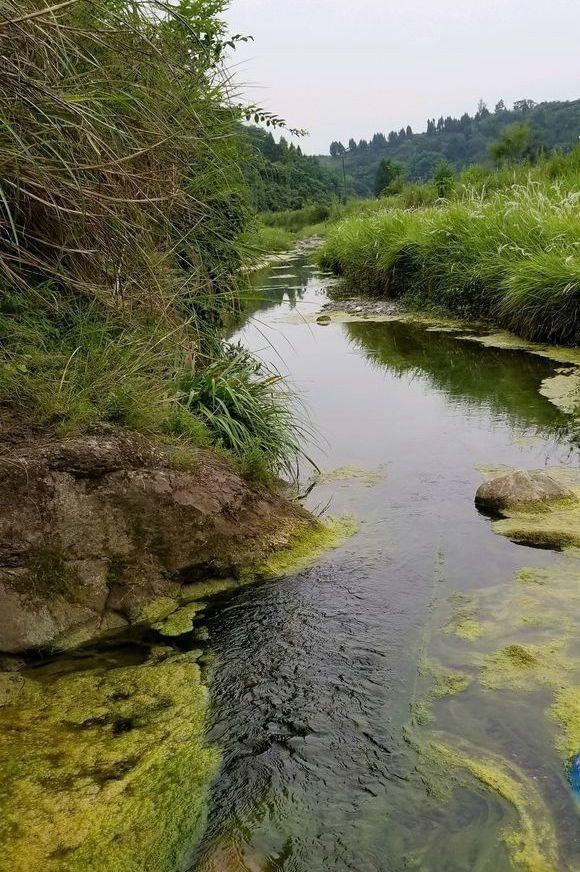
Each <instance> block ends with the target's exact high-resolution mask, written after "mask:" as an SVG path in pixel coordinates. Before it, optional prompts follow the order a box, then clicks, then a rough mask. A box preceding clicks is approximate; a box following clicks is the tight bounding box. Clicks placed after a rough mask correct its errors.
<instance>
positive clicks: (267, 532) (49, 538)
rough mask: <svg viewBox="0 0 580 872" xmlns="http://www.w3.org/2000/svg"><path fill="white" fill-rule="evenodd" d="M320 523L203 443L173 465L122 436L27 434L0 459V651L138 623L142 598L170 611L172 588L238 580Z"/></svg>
mask: <svg viewBox="0 0 580 872" xmlns="http://www.w3.org/2000/svg"><path fill="white" fill-rule="evenodd" d="M320 527H321V525H318V524H317V522H315V521H314V520H313V519H312V518H311V516H310V515H309V514H308V513H307V512H305V511H304V510H303V509H302V508H301V507H299V506H297V505H296V504H295V503H293V502H291V501H290V500H288V499H287V498H285V497H284V496H283V495H282V494H279V493H272V492H270V491H264V490H261V489H258V488H256V487H253V486H252V485H251V484H249V483H248V482H247V481H245V480H244V479H243V478H242V477H241V476H240V475H239V474H238V473H237V472H236V470H234V469H233V467H232V466H231V465H230V464H228V463H227V462H226V461H225V460H223V459H221V458H218V457H217V456H216V455H215V454H214V453H212V452H210V451H199V452H197V453H196V454H195V458H194V461H193V462H192V463H191V464H189V466H188V467H187V468H183V467H180V468H174V467H173V466H172V463H171V456H170V452H169V450H168V449H167V450H166V449H164V448H163V447H158V446H154V445H151V444H150V443H149V442H148V441H147V440H146V439H144V438H143V437H141V436H138V435H133V434H120V433H115V432H106V433H104V434H101V435H99V434H97V435H93V436H90V437H88V438H85V439H80V438H76V439H70V440H62V441H58V442H57V441H53V442H50V441H41V440H38V439H37V440H30V441H29V442H28V443H27V447H26V449H16V450H12V451H9V452H6V453H5V454H4V455H3V456H2V457H1V458H0V652H5V653H18V652H24V651H27V650H29V649H39V648H70V647H74V646H75V645H78V644H82V643H83V642H86V641H88V640H89V639H93V638H95V637H98V636H100V635H103V634H105V633H109V632H111V631H113V630H117V629H119V628H120V627H123V626H125V625H126V624H133V623H139V622H143V621H144V617H143V615H144V609H145V607H146V606H147V604H149V603H151V602H153V601H158V600H159V599H160V598H165V599H166V600H169V601H174V602H175V608H178V607H179V606H180V604H181V592H182V591H183V590H184V588H185V589H186V590H187V591H188V592H190V590H191V586H192V585H194V584H196V583H199V582H201V581H203V580H205V579H208V578H212V579H216V578H217V579H219V578H226V577H227V578H230V579H231V578H234V579H236V578H239V577H240V575H241V574H243V573H247V572H248V571H249V570H250V568H251V567H252V566H255V565H256V564H258V563H259V562H267V561H268V560H269V559H270V558H271V555H272V554H274V553H276V552H278V551H280V550H282V551H283V550H284V549H286V548H288V546H290V545H291V544H292V542H293V540H294V539H295V537H296V535H297V531H300V530H303V531H308V530H311V529H318V528H320ZM159 619H160V616H156V618H155V620H156V621H159Z"/></svg>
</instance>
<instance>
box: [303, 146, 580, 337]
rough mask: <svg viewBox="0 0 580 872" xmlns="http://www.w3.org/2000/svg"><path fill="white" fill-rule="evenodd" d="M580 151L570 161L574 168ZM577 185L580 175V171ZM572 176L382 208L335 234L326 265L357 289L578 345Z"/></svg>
mask: <svg viewBox="0 0 580 872" xmlns="http://www.w3.org/2000/svg"><path fill="white" fill-rule="evenodd" d="M575 163H577V160H576V155H575V154H573V155H571V156H570V157H569V158H568V163H566V160H564V165H565V167H566V166H568V167H572V169H574V166H575ZM575 176H576V179H577V173H575ZM573 181H574V174H573V175H572V179H571V176H570V174H568V176H567V177H565V178H564V179H563V181H562V184H560V182H559V180H558V179H555V180H552V179H550V178H548V177H546V178H543V179H542V178H540V179H538V180H533V179H531V178H530V179H529V180H528V182H527V183H526V184H516V185H512V186H510V187H506V188H504V189H502V190H499V191H495V192H491V193H486V194H483V193H475V192H474V191H468V190H466V191H464V192H463V194H462V196H461V197H458V198H457V199H456V200H453V201H451V202H440V203H438V204H437V205H435V206H433V207H430V208H425V209H415V210H404V209H400V208H399V209H396V208H395V209H384V210H383V211H381V212H378V213H376V214H374V215H365V216H354V217H352V218H350V219H348V220H345V221H343V222H342V223H340V224H339V225H337V226H336V227H335V228H333V229H332V230H331V231H330V232H329V235H328V238H327V241H326V244H325V246H324V248H323V249H322V250H321V252H320V254H319V258H320V263H321V264H322V266H324V267H325V268H327V269H331V270H333V271H334V272H336V273H337V274H340V275H342V276H344V277H345V279H347V281H348V282H349V283H350V284H351V285H352V286H353V288H354V289H355V290H358V291H362V292H365V293H370V294H376V295H380V296H386V297H390V298H395V299H396V298H405V299H406V301H407V302H409V303H410V304H411V305H412V306H414V307H415V308H422V307H426V306H428V307H440V308H444V309H446V310H448V311H450V312H453V313H455V314H457V315H460V316H463V317H476V318H484V319H488V320H491V321H494V322H495V323H497V324H499V325H501V326H503V327H505V328H507V329H509V330H512V331H514V332H515V333H517V334H518V335H520V336H523V337H525V338H527V339H533V340H538V341H545V342H553V343H563V344H571V345H576V344H578V342H579V341H580V250H579V246H580V208H579V207H580V204H579V195H578V193H577V192H578V189H579V186H574V184H573Z"/></svg>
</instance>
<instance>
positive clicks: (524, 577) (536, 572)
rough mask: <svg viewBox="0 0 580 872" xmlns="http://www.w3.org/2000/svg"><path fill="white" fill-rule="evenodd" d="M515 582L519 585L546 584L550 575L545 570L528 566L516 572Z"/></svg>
mask: <svg viewBox="0 0 580 872" xmlns="http://www.w3.org/2000/svg"><path fill="white" fill-rule="evenodd" d="M516 580H517V581H519V583H520V584H541V585H543V584H546V583H547V582H548V581H549V580H550V573H549V571H548V570H547V569H534V568H533V567H530V566H523V567H522V568H521V569H518V571H517V572H516Z"/></svg>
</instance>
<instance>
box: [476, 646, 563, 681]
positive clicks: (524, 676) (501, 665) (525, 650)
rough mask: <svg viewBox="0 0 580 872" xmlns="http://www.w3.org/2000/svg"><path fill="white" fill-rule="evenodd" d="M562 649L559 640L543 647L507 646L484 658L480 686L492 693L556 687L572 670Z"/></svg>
mask: <svg viewBox="0 0 580 872" xmlns="http://www.w3.org/2000/svg"><path fill="white" fill-rule="evenodd" d="M563 648H564V642H563V641H562V640H555V641H551V642H548V643H547V644H545V645H523V644H519V643H515V642H514V643H512V644H511V645H506V646H505V647H503V648H500V649H499V650H498V651H495V652H494V653H493V654H488V655H487V656H486V657H484V658H483V660H482V670H481V681H482V684H483V685H484V686H485V687H487V688H490V689H493V690H500V689H507V690H514V689H517V690H534V689H536V688H537V687H538V686H541V685H548V686H554V685H555V684H556V685H557V684H559V683H561V682H562V681H563V680H565V677H566V673H567V672H569V671H570V670H572V669H573V668H574V663H573V662H572V661H571V660H568V659H567V658H566V657H565V655H564V654H563V653H562V649H563Z"/></svg>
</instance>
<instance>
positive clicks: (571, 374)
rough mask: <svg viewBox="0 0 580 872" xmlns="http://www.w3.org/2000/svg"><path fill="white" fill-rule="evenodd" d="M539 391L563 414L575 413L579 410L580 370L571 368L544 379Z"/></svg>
mask: <svg viewBox="0 0 580 872" xmlns="http://www.w3.org/2000/svg"><path fill="white" fill-rule="evenodd" d="M540 393H541V394H542V396H543V397H546V399H548V400H549V401H550V402H551V403H552V404H553V405H554V406H557V407H558V408H559V409H561V410H562V412H564V413H565V414H567V415H573V414H576V413H577V412H579V411H580V370H579V369H573V370H570V371H568V372H566V373H559V374H558V375H555V376H552V377H551V378H546V379H544V381H543V382H542V386H541V388H540Z"/></svg>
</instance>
